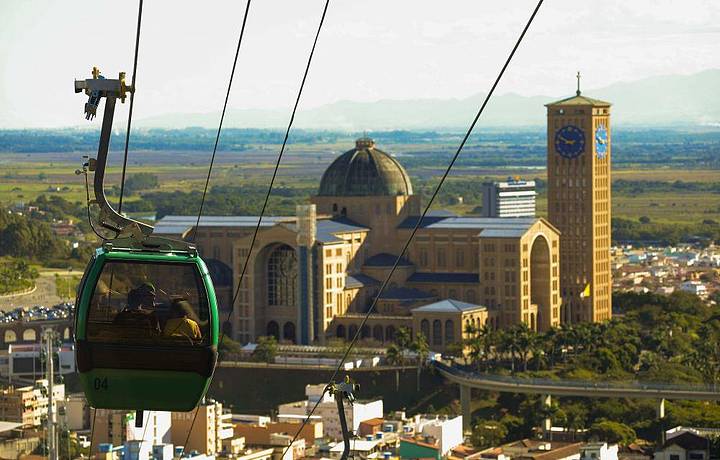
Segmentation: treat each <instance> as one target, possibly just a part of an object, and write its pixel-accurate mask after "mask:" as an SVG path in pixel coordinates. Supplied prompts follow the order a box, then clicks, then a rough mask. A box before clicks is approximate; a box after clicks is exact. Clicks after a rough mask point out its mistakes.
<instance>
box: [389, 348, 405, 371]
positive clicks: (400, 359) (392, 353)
mask: <svg viewBox="0 0 720 460" xmlns="http://www.w3.org/2000/svg"><path fill="white" fill-rule="evenodd" d="M385 359H386V360H387V362H388V364H391V365H395V366H402V365H403V364H404V362H405V357H404V356H403V352H402V350H400V347H399V346H398V345H397V344H396V343H391V344H390V345H389V346H388V347H387V349H386V350H385Z"/></svg>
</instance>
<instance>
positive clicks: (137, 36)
mask: <svg viewBox="0 0 720 460" xmlns="http://www.w3.org/2000/svg"><path fill="white" fill-rule="evenodd" d="M142 8H143V0H140V4H139V5H138V19H137V31H136V32H135V58H134V59H133V73H132V83H131V85H132V91H130V110H129V111H128V121H127V131H126V132H125V157H124V158H123V167H122V175H121V176H120V201H119V203H118V212H119V213H121V212H122V205H123V194H124V193H125V171H126V170H127V160H128V147H129V146H130V124H131V123H132V115H133V106H134V105H135V77H136V76H137V63H138V51H139V50H140V23H141V22H142Z"/></svg>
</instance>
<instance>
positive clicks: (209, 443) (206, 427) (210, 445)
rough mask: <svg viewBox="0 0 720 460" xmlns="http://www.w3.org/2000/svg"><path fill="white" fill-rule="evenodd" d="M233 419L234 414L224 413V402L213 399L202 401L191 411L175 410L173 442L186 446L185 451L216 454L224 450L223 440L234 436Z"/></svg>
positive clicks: (173, 415)
mask: <svg viewBox="0 0 720 460" xmlns="http://www.w3.org/2000/svg"><path fill="white" fill-rule="evenodd" d="M196 413H197V417H196V415H195V414H196ZM193 419H195V424H194V425H193ZM231 419H232V414H229V413H224V412H223V406H222V404H221V403H219V402H217V401H213V400H206V401H204V402H202V403H200V405H198V407H197V408H195V409H194V410H192V411H190V412H173V413H172V430H171V434H172V436H171V438H172V443H173V444H174V445H175V446H184V447H185V452H192V451H197V452H200V453H201V454H207V455H215V454H216V453H219V452H220V451H222V446H223V441H224V440H226V439H231V438H232V437H233V434H234V431H233V424H232V421H231ZM191 426H192V432H190V428H191Z"/></svg>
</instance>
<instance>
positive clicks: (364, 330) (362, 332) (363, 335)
mask: <svg viewBox="0 0 720 460" xmlns="http://www.w3.org/2000/svg"><path fill="white" fill-rule="evenodd" d="M368 337H370V326H368V325H367V324H366V325H364V326H363V327H362V329H361V330H360V338H361V339H367V338H368Z"/></svg>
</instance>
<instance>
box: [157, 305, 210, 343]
mask: <svg viewBox="0 0 720 460" xmlns="http://www.w3.org/2000/svg"><path fill="white" fill-rule="evenodd" d="M170 315H171V317H170V318H169V319H168V320H167V321H166V322H165V329H163V335H164V336H166V337H185V338H188V339H193V340H199V339H202V332H201V331H200V326H199V325H198V319H197V317H196V315H195V312H194V311H193V309H192V306H191V305H190V302H188V301H187V300H175V301H174V302H173V303H172V306H171V307H170Z"/></svg>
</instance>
